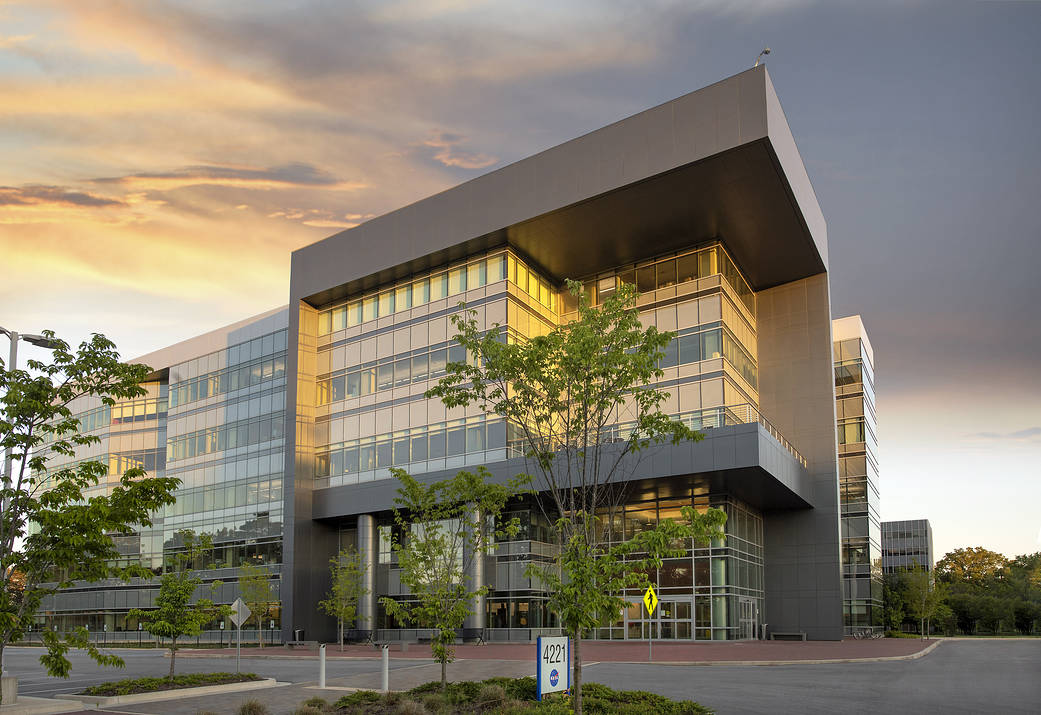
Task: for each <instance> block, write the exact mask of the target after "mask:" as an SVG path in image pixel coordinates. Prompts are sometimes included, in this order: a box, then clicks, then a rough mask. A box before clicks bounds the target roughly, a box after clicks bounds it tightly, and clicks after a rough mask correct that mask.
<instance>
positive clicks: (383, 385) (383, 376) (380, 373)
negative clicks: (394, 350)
mask: <svg viewBox="0 0 1041 715" xmlns="http://www.w3.org/2000/svg"><path fill="white" fill-rule="evenodd" d="M393 385H394V364H393V363H386V364H384V365H380V366H379V367H378V368H376V389H377V390H389V389H390V388H391V387H392V386H393Z"/></svg>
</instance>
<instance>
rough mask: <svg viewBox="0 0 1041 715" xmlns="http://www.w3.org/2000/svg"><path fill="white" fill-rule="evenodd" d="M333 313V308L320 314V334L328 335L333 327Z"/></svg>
mask: <svg viewBox="0 0 1041 715" xmlns="http://www.w3.org/2000/svg"><path fill="white" fill-rule="evenodd" d="M332 321H333V314H332V311H331V310H323V311H322V312H321V313H319V314H318V334H319V335H326V334H327V333H329V332H330V331H331V330H332V329H333V322H332Z"/></svg>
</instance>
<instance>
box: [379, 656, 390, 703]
mask: <svg viewBox="0 0 1041 715" xmlns="http://www.w3.org/2000/svg"><path fill="white" fill-rule="evenodd" d="M380 650H381V651H383V652H382V653H381V654H380V658H381V660H382V661H383V662H382V663H381V665H382V666H383V667H382V668H381V670H382V671H383V692H384V693H386V692H389V691H390V646H389V645H385V646H383V647H382V648H380Z"/></svg>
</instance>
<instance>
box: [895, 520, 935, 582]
mask: <svg viewBox="0 0 1041 715" xmlns="http://www.w3.org/2000/svg"><path fill="white" fill-rule="evenodd" d="M935 563H936V562H935V559H934V556H933V527H932V526H930V525H929V520H928V519H909V520H905V521H883V522H882V571H883V573H893V572H894V571H896V570H897V569H912V568H921V567H925V569H926V570H928V571H932V570H933V566H934V565H935Z"/></svg>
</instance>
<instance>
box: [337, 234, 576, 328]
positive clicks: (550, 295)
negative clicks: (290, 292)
mask: <svg viewBox="0 0 1041 715" xmlns="http://www.w3.org/2000/svg"><path fill="white" fill-rule="evenodd" d="M507 279H508V280H510V281H511V282H512V283H514V284H515V285H517V287H518V288H520V289H521V290H522V291H524V292H526V293H527V294H528V295H530V296H532V298H534V299H535V300H536V301H538V302H539V303H541V304H542V305H543V306H545V307H546V308H549V309H551V310H552V309H554V308H555V306H556V290H555V289H554V288H553V286H551V285H550V283H549V281H547V280H546V279H545V278H543V277H541V276H539V275H538V274H537V273H536V272H535V271H533V270H531V269H530V268H528V267H527V266H526V265H525V264H524V262H523V261H520V260H518V259H517V258H516V257H515V256H514V255H513V254H507V253H499V254H496V255H494V256H491V257H488V258H480V259H478V260H475V261H470V262H469V263H467V264H466V265H461V266H456V267H454V268H450V269H448V270H446V271H441V272H437V273H433V274H431V275H429V276H426V277H423V278H418V279H414V280H410V281H408V282H405V283H400V284H398V285H397V286H395V287H394V288H390V289H388V290H384V291H381V292H379V293H374V294H372V295H368V296H365V297H363V298H360V299H358V300H354V301H351V302H349V303H347V304H345V305H339V306H336V307H335V308H330V309H328V310H323V311H321V312H320V313H319V314H318V334H319V335H327V334H328V333H331V332H333V331H336V330H342V329H344V328H349V327H352V326H355V325H360V324H361V323H365V322H368V321H370V320H375V319H376V318H380V317H385V316H388V315H393V314H394V313H400V312H401V311H403V310H408V309H410V308H413V307H416V306H420V305H426V304H427V303H430V302H432V301H435V300H441V299H442V298H450V297H452V296H455V295H459V294H461V293H465V292H466V291H468V290H472V289H474V288H480V287H482V286H485V285H487V284H489V283H496V282H498V281H501V280H507Z"/></svg>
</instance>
